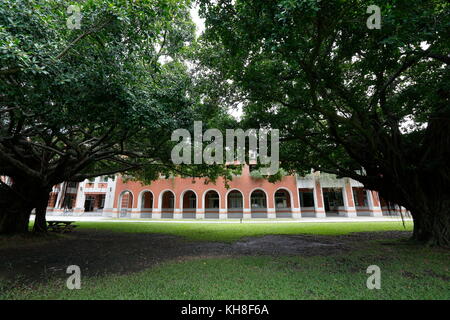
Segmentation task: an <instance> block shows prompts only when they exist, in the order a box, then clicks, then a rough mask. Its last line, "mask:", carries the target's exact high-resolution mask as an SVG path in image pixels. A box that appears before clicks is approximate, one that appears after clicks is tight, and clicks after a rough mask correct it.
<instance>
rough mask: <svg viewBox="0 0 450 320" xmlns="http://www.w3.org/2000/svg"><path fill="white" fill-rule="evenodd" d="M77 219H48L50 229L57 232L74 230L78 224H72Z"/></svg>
mask: <svg viewBox="0 0 450 320" xmlns="http://www.w3.org/2000/svg"><path fill="white" fill-rule="evenodd" d="M74 222H75V221H47V225H48V226H47V228H48V231H51V232H57V233H67V232H72V231H73V229H75V228H76V227H77V226H76V225H74V224H72V223H74Z"/></svg>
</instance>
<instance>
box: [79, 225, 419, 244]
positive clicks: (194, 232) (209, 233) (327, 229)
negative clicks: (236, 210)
mask: <svg viewBox="0 0 450 320" xmlns="http://www.w3.org/2000/svg"><path fill="white" fill-rule="evenodd" d="M76 224H77V225H79V226H80V228H83V229H96V230H109V231H116V232H131V233H137V232H140V233H164V234H171V235H177V236H181V237H184V238H186V239H189V240H197V241H223V242H233V241H236V240H239V239H241V238H243V237H254V236H263V235H266V234H317V235H343V234H348V233H351V232H365V231H392V230H408V231H410V230H412V227H413V223H412V222H410V221H406V222H405V227H404V226H403V223H402V222H401V221H392V222H391V221H389V222H330V223H325V222H322V223H260V224H257V223H242V224H238V223H236V224H235V223H233V224H225V223H151V222H148V223H133V222H123V223H119V222H77V223H76Z"/></svg>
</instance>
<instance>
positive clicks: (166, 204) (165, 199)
mask: <svg viewBox="0 0 450 320" xmlns="http://www.w3.org/2000/svg"><path fill="white" fill-rule="evenodd" d="M174 209H175V195H174V193H173V192H172V191H170V190H167V191H164V192H163V194H162V195H161V218H163V219H171V218H173V212H174Z"/></svg>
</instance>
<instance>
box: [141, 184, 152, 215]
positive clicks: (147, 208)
mask: <svg viewBox="0 0 450 320" xmlns="http://www.w3.org/2000/svg"><path fill="white" fill-rule="evenodd" d="M140 209H141V217H142V218H151V217H152V211H153V193H152V192H151V191H143V192H142V193H141V208H140Z"/></svg>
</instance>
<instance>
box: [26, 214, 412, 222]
mask: <svg viewBox="0 0 450 320" xmlns="http://www.w3.org/2000/svg"><path fill="white" fill-rule="evenodd" d="M30 220H34V216H31V218H30ZM47 220H48V221H52V220H56V221H92V222H133V223H329V222H388V221H397V222H401V221H402V218H401V217H355V218H347V217H329V218H301V219H251V220H250V219H244V220H242V222H241V220H239V219H233V220H217V219H205V220H189V219H185V220H174V219H161V220H156V219H153V220H152V219H123V218H122V219H113V218H107V217H83V216H51V215H47ZM403 220H404V221H412V219H410V218H404V219H403Z"/></svg>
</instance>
